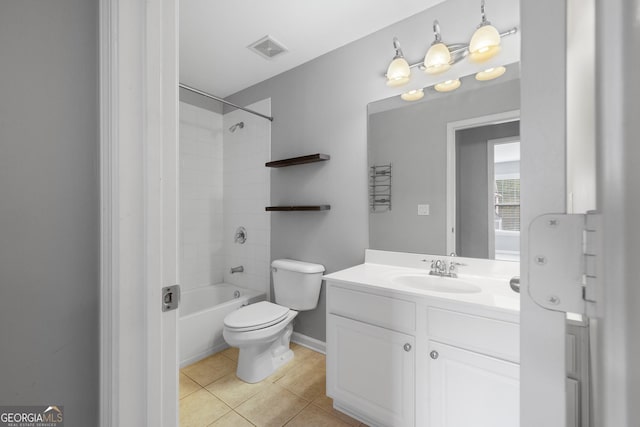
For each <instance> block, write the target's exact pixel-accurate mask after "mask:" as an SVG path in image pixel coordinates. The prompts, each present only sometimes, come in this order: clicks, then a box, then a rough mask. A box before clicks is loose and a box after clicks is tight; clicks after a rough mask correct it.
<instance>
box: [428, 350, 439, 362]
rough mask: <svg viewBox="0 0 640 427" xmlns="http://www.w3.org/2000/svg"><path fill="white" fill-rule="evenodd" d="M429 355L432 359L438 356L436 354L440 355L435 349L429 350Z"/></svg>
mask: <svg viewBox="0 0 640 427" xmlns="http://www.w3.org/2000/svg"><path fill="white" fill-rule="evenodd" d="M429 356H431V358H432V359H433V360H436V359H437V358H438V356H440V355H439V354H438V352H437V351H435V350H433V351H431V353H429Z"/></svg>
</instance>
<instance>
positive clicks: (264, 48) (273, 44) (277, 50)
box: [247, 36, 288, 59]
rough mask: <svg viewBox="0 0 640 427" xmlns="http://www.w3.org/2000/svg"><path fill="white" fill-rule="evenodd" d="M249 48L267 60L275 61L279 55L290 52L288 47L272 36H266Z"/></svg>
mask: <svg viewBox="0 0 640 427" xmlns="http://www.w3.org/2000/svg"><path fill="white" fill-rule="evenodd" d="M247 47H248V48H249V49H251V50H252V51H254V52H255V53H257V54H258V55H260V56H262V57H263V58H265V59H273V58H275V57H276V56H278V55H281V54H283V53H286V52H288V49H287V48H286V47H284V46H283V45H282V44H281V43H279V42H277V41H275V40H274V39H273V38H272V37H271V36H264V37H263V38H261V39H260V40H258V41H257V42H254V43H251V44H250V45H249V46H247Z"/></svg>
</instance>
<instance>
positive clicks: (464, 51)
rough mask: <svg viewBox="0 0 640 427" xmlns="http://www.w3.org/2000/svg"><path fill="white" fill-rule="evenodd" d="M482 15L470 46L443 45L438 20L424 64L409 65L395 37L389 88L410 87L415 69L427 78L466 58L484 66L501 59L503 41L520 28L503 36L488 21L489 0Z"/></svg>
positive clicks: (482, 0) (388, 74) (388, 79)
mask: <svg viewBox="0 0 640 427" xmlns="http://www.w3.org/2000/svg"><path fill="white" fill-rule="evenodd" d="M480 11H481V13H482V21H481V22H480V25H479V26H478V28H477V29H476V31H475V32H474V33H473V36H472V37H471V41H470V42H469V44H466V43H452V44H445V43H443V42H442V36H441V34H440V24H439V22H438V20H434V21H433V33H434V41H433V42H432V43H431V46H430V47H429V50H428V51H427V53H426V54H425V57H424V61H422V62H419V63H415V64H409V63H408V62H407V60H406V59H405V58H404V54H403V53H402V49H400V42H399V41H398V38H397V37H394V38H393V47H394V48H395V50H396V54H395V56H394V57H393V60H392V61H391V63H390V64H389V68H388V69H387V73H386V74H385V76H386V78H387V86H390V87H398V86H402V85H405V84H407V83H409V79H410V78H411V69H412V68H414V67H419V68H420V69H422V70H423V71H424V72H425V73H427V74H440V73H443V72H445V71H447V70H449V69H450V68H451V66H452V65H454V64H456V63H458V62H460V61H462V60H463V59H464V58H466V57H469V60H471V61H473V62H484V61H487V60H489V59H491V58H493V57H494V56H495V55H497V54H498V53H499V52H500V42H501V38H502V37H506V36H510V35H512V34H515V33H516V32H517V31H518V29H517V27H514V28H511V29H510V30H508V31H505V32H503V33H499V32H498V30H497V29H496V28H495V27H494V26H493V25H491V23H490V22H489V21H488V20H487V17H486V14H485V0H481V3H480ZM497 68H499V67H497ZM497 68H496V69H497ZM482 73H484V72H482V71H481V72H480V73H478V74H479V75H481V78H482V77H487V76H488V74H482ZM500 75H501V74H498V75H496V76H495V77H499V76H500ZM495 77H493V78H495ZM481 78H478V80H481ZM487 80H490V79H487Z"/></svg>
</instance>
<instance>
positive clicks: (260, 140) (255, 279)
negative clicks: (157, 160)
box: [223, 100, 271, 293]
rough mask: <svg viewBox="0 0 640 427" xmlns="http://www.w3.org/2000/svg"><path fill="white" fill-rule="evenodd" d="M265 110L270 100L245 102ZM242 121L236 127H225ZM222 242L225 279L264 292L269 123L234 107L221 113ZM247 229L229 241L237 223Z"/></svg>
mask: <svg viewBox="0 0 640 427" xmlns="http://www.w3.org/2000/svg"><path fill="white" fill-rule="evenodd" d="M249 108H252V109H254V110H257V111H261V112H264V113H267V114H270V101H269V100H265V101H261V102H258V103H256V104H253V105H252V106H249ZM240 121H242V122H244V127H243V128H242V129H240V128H237V129H236V131H235V132H233V133H231V132H230V131H229V130H228V128H229V127H230V126H232V125H234V124H236V123H238V122H240ZM223 130H224V132H225V134H224V149H223V153H224V165H225V168H224V179H223V183H224V184H223V189H224V191H223V194H224V224H225V226H224V228H225V234H226V235H225V238H224V245H225V247H226V248H227V257H226V269H225V273H224V274H225V281H227V282H229V283H233V284H237V285H239V286H243V287H247V288H250V289H255V290H259V291H263V292H266V293H269V276H270V269H269V265H270V228H271V223H270V217H269V216H268V213H267V212H265V210H264V208H265V206H267V205H268V204H269V203H268V201H269V188H270V187H269V182H270V169H269V168H266V167H265V166H264V164H265V163H266V162H268V161H269V160H270V159H269V155H270V151H271V123H270V122H268V121H267V120H264V119H262V118H260V117H256V116H253V115H250V114H247V113H246V112H242V111H240V110H236V111H233V112H231V113H228V114H226V115H225V116H224V129H223ZM240 226H243V227H245V229H246V230H247V241H246V242H245V243H244V244H238V243H235V242H234V234H235V230H236V228H237V227H240ZM238 265H242V266H243V267H244V272H243V273H236V274H231V273H230V272H229V271H230V269H231V267H235V266H238Z"/></svg>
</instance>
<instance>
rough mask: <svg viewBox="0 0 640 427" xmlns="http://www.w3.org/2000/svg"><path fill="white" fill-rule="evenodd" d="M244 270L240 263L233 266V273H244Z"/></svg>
mask: <svg viewBox="0 0 640 427" xmlns="http://www.w3.org/2000/svg"><path fill="white" fill-rule="evenodd" d="M243 271H244V267H243V266H241V265H239V266H237V267H231V274H233V273H242V272H243Z"/></svg>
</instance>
